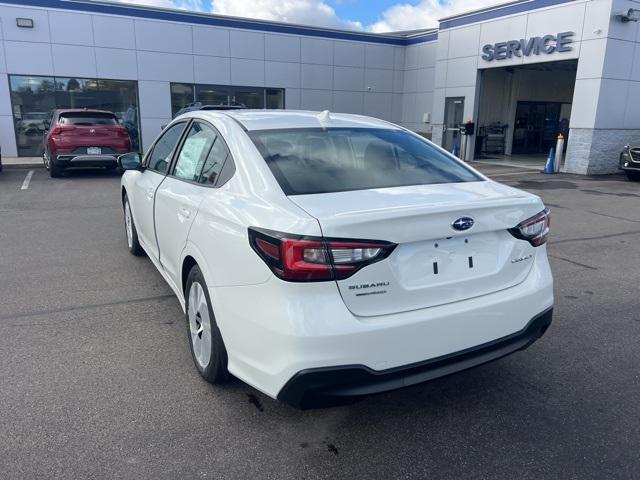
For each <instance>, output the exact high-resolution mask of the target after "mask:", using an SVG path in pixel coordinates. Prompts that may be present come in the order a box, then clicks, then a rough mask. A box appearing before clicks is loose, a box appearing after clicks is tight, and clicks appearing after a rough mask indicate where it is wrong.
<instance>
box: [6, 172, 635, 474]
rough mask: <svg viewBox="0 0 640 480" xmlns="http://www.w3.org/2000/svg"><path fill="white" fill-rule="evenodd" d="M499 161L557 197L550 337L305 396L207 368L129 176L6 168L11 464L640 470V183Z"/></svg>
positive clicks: (501, 175) (370, 470)
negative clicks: (129, 236) (343, 391)
mask: <svg viewBox="0 0 640 480" xmlns="http://www.w3.org/2000/svg"><path fill="white" fill-rule="evenodd" d="M481 170H483V171H484V172H485V173H487V174H488V175H490V176H493V177H494V178H495V179H496V180H499V181H501V182H504V183H507V184H509V185H513V186H516V187H518V188H523V189H525V190H528V191H531V192H534V193H536V194H539V195H541V196H542V198H543V199H544V201H545V202H546V204H547V205H548V206H549V207H550V208H551V210H552V212H553V218H552V238H551V241H550V244H549V254H550V257H551V264H552V268H553V271H554V276H555V282H556V283H555V288H556V309H555V318H554V323H553V324H552V326H551V328H550V329H549V331H548V332H547V334H546V335H545V336H544V337H543V338H542V339H541V340H540V341H538V342H537V343H536V344H534V345H533V346H532V347H530V348H529V349H528V350H526V351H523V352H519V353H516V354H514V355H512V356H510V357H508V358H505V359H502V360H500V361H497V362H494V363H491V364H488V365H485V366H482V367H479V368H476V369H473V370H470V371H466V372H463V373H459V374H456V375H452V376H450V377H446V378H443V379H439V380H436V381H432V382H429V383H426V384H423V385H419V386H415V387H412V388H408V389H405V390H401V391H395V392H390V393H386V394H382V395H377V396H373V397H369V398H367V399H365V400H363V401H361V402H359V403H356V404H353V405H349V406H344V407H338V408H330V409H322V410H311V411H299V410H295V409H293V408H291V407H289V406H287V405H285V404H282V403H279V402H277V401H275V400H271V399H270V398H268V397H266V396H264V395H263V394H261V393H259V392H257V391H255V390H254V389H252V388H251V387H249V386H247V385H245V384H244V383H242V382H240V381H238V380H234V381H231V382H230V383H229V384H228V385H226V386H224V387H214V386H211V385H209V384H207V383H205V382H204V381H203V380H202V379H201V378H200V377H199V375H198V374H197V372H196V370H195V368H194V367H193V365H192V360H191V356H190V352H189V346H188V343H187V335H186V327H185V324H184V319H183V316H182V313H181V310H180V306H179V304H178V301H177V300H176V299H175V297H174V296H173V295H172V293H171V291H170V289H169V287H168V286H167V285H166V284H165V282H164V280H163V279H162V277H161V276H160V274H159V273H158V272H157V271H156V270H155V268H154V267H153V265H152V264H151V263H150V261H149V260H148V259H147V258H146V257H141V258H136V257H133V256H131V255H130V254H129V253H128V251H127V249H126V241H125V235H124V229H123V222H122V214H121V206H120V199H119V193H118V184H119V177H118V175H117V174H107V173H103V172H74V173H70V174H69V175H68V176H66V177H65V178H62V179H51V178H49V177H48V174H47V172H46V171H45V170H44V169H42V168H35V169H33V174H32V176H31V178H30V179H29V181H28V182H26V177H27V175H28V172H29V171H30V170H29V169H21V168H6V169H5V170H4V171H3V172H2V173H0V478H2V479H23V478H24V479H31V478H47V479H57V478H60V479H84V478H125V479H128V478H131V479H141V478H150V479H182V478H216V479H222V478H241V479H246V478H258V479H284V478H287V479H288V478H291V479H303V478H309V479H315V478H327V479H338V478H339V479H342V478H347V479H360V478H363V479H395V478H403V479H409V478H411V479H413V478H416V479H427V478H430V479H431V478H432V479H484V478H488V479H503V478H504V479H536V480H540V479H574V478H575V479H587V478H593V479H605V478H615V479H633V478H639V477H640V448H639V446H640V348H639V347H638V345H639V342H638V339H639V338H640V288H639V285H640V183H631V182H629V181H627V180H626V179H625V178H624V177H622V176H617V175H616V176H607V177H592V178H586V177H581V176H573V175H562V174H560V175H555V176H546V175H542V174H539V173H537V172H535V171H528V170H522V169H514V168H509V167H500V166H482V167H481ZM25 182H26V183H27V185H26V188H25ZM398 348H402V345H398Z"/></svg>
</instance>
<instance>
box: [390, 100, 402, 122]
mask: <svg viewBox="0 0 640 480" xmlns="http://www.w3.org/2000/svg"><path fill="white" fill-rule="evenodd" d="M402 97H403V95H402V94H401V93H394V94H393V95H392V102H391V121H392V122H393V123H401V122H402Z"/></svg>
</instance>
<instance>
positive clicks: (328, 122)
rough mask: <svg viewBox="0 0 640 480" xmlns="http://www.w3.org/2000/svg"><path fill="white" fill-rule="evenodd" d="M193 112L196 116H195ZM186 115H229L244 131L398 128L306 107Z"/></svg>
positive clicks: (363, 117)
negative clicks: (311, 109) (306, 108)
mask: <svg viewBox="0 0 640 480" xmlns="http://www.w3.org/2000/svg"><path fill="white" fill-rule="evenodd" d="M194 114H195V115H194ZM189 116H200V117H202V118H207V117H209V116H211V117H216V118H220V117H221V116H226V117H231V118H233V119H234V120H236V121H237V122H238V123H240V124H241V125H242V127H243V128H244V129H245V130H283V129H292V128H385V129H400V128H401V127H398V126H397V125H393V124H392V123H389V122H386V121H384V120H379V119H377V118H372V117H365V116H363V115H353V114H347V113H333V112H329V111H323V112H318V111H308V110H244V109H239V110H226V111H211V110H209V111H208V110H200V111H197V112H191V115H189Z"/></svg>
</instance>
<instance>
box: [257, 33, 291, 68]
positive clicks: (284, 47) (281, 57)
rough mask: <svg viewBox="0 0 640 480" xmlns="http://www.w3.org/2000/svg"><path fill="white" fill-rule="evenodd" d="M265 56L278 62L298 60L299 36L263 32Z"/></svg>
mask: <svg viewBox="0 0 640 480" xmlns="http://www.w3.org/2000/svg"><path fill="white" fill-rule="evenodd" d="M264 40H265V44H264V48H265V58H266V60H276V61H279V62H300V37H295V36H292V35H273V34H265V38H264Z"/></svg>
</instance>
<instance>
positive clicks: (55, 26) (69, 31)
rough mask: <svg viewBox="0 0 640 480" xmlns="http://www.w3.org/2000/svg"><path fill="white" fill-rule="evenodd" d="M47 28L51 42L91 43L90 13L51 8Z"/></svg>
mask: <svg viewBox="0 0 640 480" xmlns="http://www.w3.org/2000/svg"><path fill="white" fill-rule="evenodd" d="M49 28H50V31H51V41H52V42H53V43H68V44H71V45H93V27H92V25H91V15H88V14H84V13H70V12H60V11H56V10H52V11H51V12H49Z"/></svg>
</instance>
